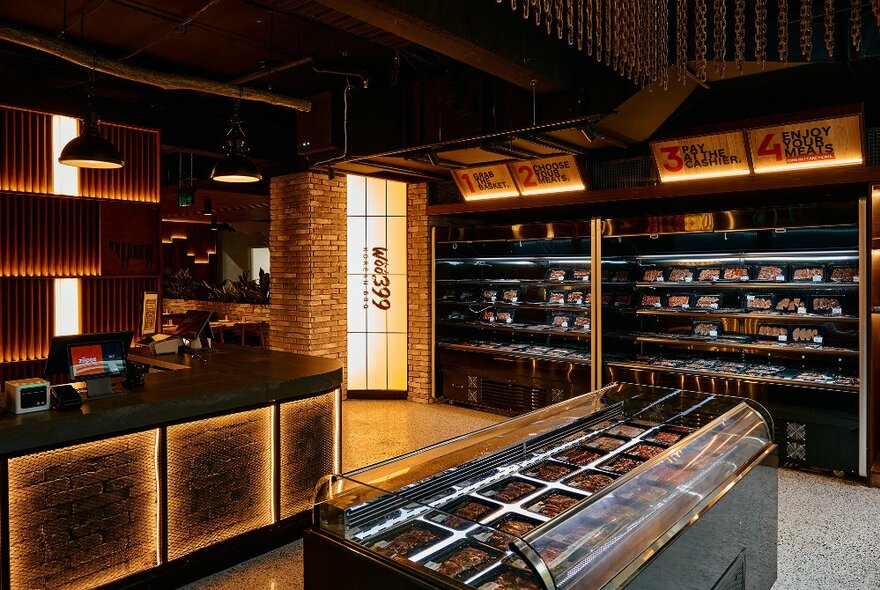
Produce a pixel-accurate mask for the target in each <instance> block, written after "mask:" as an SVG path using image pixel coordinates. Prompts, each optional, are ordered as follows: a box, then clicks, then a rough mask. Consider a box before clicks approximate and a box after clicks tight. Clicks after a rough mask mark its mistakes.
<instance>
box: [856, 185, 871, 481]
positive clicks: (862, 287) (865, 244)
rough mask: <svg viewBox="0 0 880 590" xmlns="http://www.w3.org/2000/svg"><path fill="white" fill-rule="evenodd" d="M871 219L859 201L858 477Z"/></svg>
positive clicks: (864, 457)
mask: <svg viewBox="0 0 880 590" xmlns="http://www.w3.org/2000/svg"><path fill="white" fill-rule="evenodd" d="M870 223H871V218H870V217H869V212H868V198H867V197H861V198H860V199H859V277H861V280H860V281H859V307H858V309H859V475H861V476H862V477H867V476H868V472H869V471H870V469H871V466H870V465H868V383H869V377H868V360H869V359H870V356H869V355H868V354H867V352H868V346H869V339H870V335H871V326H870V325H869V319H870V317H871V303H870V296H869V294H868V286H869V285H870V284H871V277H870V261H871V250H870V247H869V244H870V240H871V228H870Z"/></svg>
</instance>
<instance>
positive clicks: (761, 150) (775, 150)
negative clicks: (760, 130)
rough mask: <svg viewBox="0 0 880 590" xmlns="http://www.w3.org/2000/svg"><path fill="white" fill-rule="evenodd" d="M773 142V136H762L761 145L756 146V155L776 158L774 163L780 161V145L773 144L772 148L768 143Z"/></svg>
mask: <svg viewBox="0 0 880 590" xmlns="http://www.w3.org/2000/svg"><path fill="white" fill-rule="evenodd" d="M771 141H773V134H772V133H768V134H767V135H765V136H764V139H762V140H761V145H760V146H758V155H759V156H762V157H763V156H776V161H777V162H780V161H782V145H781V144H779V143H774V144H773V145H772V146H771V145H770V142H771Z"/></svg>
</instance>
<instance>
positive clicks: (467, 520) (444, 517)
mask: <svg viewBox="0 0 880 590" xmlns="http://www.w3.org/2000/svg"><path fill="white" fill-rule="evenodd" d="M499 508H501V505H500V504H496V503H495V502H490V501H489V500H484V499H482V498H476V497H473V496H465V497H464V498H459V499H457V500H454V501H452V502H450V503H449V504H446V505H444V506H440V508H439V509H440V510H442V512H434V513H431V514H429V515H428V516H427V517H426V518H427V519H428V520H430V521H431V522H435V523H437V524H442V525H443V526H447V527H449V528H451V529H457V530H461V529H467V528H470V527H471V526H473V524H474V523H475V522H478V521H479V520H480V519H481V518H483V517H484V516H486V515H487V514H489V513H491V512H495V511H496V510H498V509H499Z"/></svg>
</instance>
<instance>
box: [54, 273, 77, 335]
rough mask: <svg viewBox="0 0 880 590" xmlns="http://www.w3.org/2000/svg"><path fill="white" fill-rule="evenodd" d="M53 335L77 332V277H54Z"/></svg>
mask: <svg viewBox="0 0 880 590" xmlns="http://www.w3.org/2000/svg"><path fill="white" fill-rule="evenodd" d="M54 312H55V336H70V335H73V334H79V333H80V329H81V320H80V282H79V279H71V278H65V279H55V308H54Z"/></svg>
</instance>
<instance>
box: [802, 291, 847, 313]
mask: <svg viewBox="0 0 880 590" xmlns="http://www.w3.org/2000/svg"><path fill="white" fill-rule="evenodd" d="M810 310H811V311H812V312H813V313H815V314H820V315H841V314H842V313H843V299H842V298H841V297H829V296H826V295H820V296H815V297H810Z"/></svg>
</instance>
